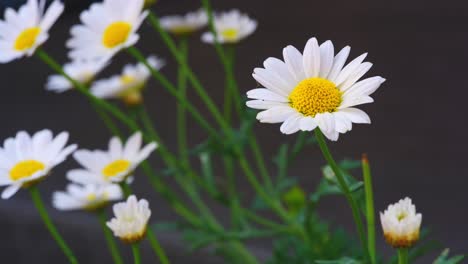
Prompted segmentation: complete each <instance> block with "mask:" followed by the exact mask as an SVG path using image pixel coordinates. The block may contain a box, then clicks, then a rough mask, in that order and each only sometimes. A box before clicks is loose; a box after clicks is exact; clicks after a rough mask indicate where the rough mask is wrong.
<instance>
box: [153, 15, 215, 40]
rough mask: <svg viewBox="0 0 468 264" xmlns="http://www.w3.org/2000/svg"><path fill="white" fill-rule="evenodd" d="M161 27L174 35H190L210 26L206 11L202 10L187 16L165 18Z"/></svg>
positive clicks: (162, 19)
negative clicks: (207, 25)
mask: <svg viewBox="0 0 468 264" xmlns="http://www.w3.org/2000/svg"><path fill="white" fill-rule="evenodd" d="M159 21H160V23H161V27H162V28H163V29H165V30H166V31H169V32H170V33H172V34H174V35H188V34H191V33H193V32H195V31H197V30H199V29H201V28H203V27H204V26H206V24H208V16H207V14H206V12H205V10H203V9H200V10H198V11H195V12H190V13H187V14H185V15H182V16H181V15H175V16H165V17H162V18H161V19H160V20H159Z"/></svg>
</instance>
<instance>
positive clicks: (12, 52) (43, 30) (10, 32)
mask: <svg viewBox="0 0 468 264" xmlns="http://www.w3.org/2000/svg"><path fill="white" fill-rule="evenodd" d="M63 9H64V6H63V4H62V2H60V1H58V0H56V1H54V2H52V4H51V5H50V6H49V8H48V9H47V11H45V12H44V10H45V0H41V1H39V0H28V1H27V2H26V4H24V5H23V6H21V7H20V8H19V10H18V11H17V12H16V11H14V10H13V9H11V8H7V9H6V10H5V15H4V20H0V63H7V62H10V61H12V60H15V59H18V58H21V57H23V56H31V55H33V54H34V52H35V51H36V49H37V48H38V47H39V46H40V45H42V44H43V43H44V42H45V41H46V40H47V39H48V38H49V34H48V31H49V29H50V28H51V27H52V25H53V24H54V23H55V21H57V19H58V18H59V16H60V15H61V14H62V12H63Z"/></svg>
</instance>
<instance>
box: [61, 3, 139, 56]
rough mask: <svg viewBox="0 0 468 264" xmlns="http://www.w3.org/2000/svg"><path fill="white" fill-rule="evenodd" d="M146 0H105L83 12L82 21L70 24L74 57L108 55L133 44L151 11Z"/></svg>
mask: <svg viewBox="0 0 468 264" xmlns="http://www.w3.org/2000/svg"><path fill="white" fill-rule="evenodd" d="M144 3H145V1H144V0H104V2H102V3H94V4H92V5H91V7H90V8H89V9H88V10H85V11H83V12H82V13H81V16H80V19H81V22H82V24H81V25H75V26H73V27H72V28H71V30H70V33H71V35H72V37H71V39H70V40H69V41H68V42H67V47H68V48H70V49H72V50H71V51H70V53H69V56H70V57H71V58H72V59H75V60H76V59H99V58H105V59H109V58H110V57H112V56H113V55H114V54H115V53H117V52H118V51H120V50H121V49H123V48H127V47H130V46H132V45H134V44H135V43H136V42H137V41H138V39H139V36H138V34H137V33H136V32H137V30H138V28H139V27H140V25H141V23H142V22H143V20H144V19H145V17H146V15H147V14H148V12H147V11H144V12H143V6H144Z"/></svg>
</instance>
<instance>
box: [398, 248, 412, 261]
mask: <svg viewBox="0 0 468 264" xmlns="http://www.w3.org/2000/svg"><path fill="white" fill-rule="evenodd" d="M408 263H409V260H408V249H407V248H399V249H398V264H408Z"/></svg>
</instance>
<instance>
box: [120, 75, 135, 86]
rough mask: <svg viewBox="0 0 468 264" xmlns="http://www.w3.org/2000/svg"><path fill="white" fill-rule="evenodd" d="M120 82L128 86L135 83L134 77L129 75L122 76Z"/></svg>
mask: <svg viewBox="0 0 468 264" xmlns="http://www.w3.org/2000/svg"><path fill="white" fill-rule="evenodd" d="M120 81H121V82H122V83H123V84H130V83H132V82H134V81H135V77H133V76H131V75H123V76H122V77H120Z"/></svg>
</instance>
